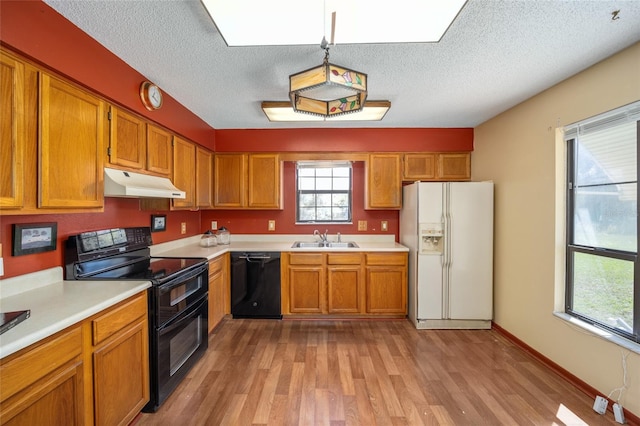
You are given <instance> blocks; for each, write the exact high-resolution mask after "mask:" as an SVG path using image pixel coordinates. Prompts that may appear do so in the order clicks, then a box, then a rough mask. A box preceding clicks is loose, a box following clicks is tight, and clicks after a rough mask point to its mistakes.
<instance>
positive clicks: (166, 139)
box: [147, 123, 173, 177]
mask: <svg viewBox="0 0 640 426" xmlns="http://www.w3.org/2000/svg"><path fill="white" fill-rule="evenodd" d="M172 141H173V135H172V134H171V133H169V132H167V131H166V130H163V129H161V128H160V127H158V126H154V125H153V124H150V123H147V170H148V171H150V172H153V173H156V174H158V175H161V176H165V177H171V172H172V166H173V146H172Z"/></svg>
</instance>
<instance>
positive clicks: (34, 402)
mask: <svg viewBox="0 0 640 426" xmlns="http://www.w3.org/2000/svg"><path fill="white" fill-rule="evenodd" d="M84 379H85V378H84V368H83V358H82V331H81V327H80V326H74V327H71V328H69V329H67V330H65V331H62V332H60V333H58V334H56V335H55V336H53V337H51V338H48V339H46V340H45V341H43V342H41V343H38V344H36V345H34V347H33V348H32V349H29V350H27V351H21V352H20V353H19V355H17V356H9V357H7V358H6V359H3V360H2V361H0V383H1V386H0V424H3V425H25V426H26V425H38V424H55V425H82V424H84V423H85V418H84V413H85V409H84V401H85V395H84ZM89 380H90V379H89Z"/></svg>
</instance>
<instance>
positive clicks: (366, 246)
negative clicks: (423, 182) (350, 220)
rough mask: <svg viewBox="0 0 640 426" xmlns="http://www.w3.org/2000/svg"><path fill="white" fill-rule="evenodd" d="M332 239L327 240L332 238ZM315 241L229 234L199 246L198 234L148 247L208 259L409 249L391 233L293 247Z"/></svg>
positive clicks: (304, 237)
mask: <svg viewBox="0 0 640 426" xmlns="http://www.w3.org/2000/svg"><path fill="white" fill-rule="evenodd" d="M334 239H335V238H331V239H330V240H332V241H333V240H334ZM296 241H305V242H312V241H314V238H313V236H311V235H231V244H227V245H217V246H213V247H201V246H200V235H196V236H193V237H188V238H183V239H181V240H176V241H171V242H169V243H163V244H157V245H153V246H151V256H156V257H205V258H207V259H209V260H211V259H213V258H215V257H218V256H220V255H221V254H224V253H226V252H237V251H253V252H255V251H277V252H301V251H305V252H312V251H326V252H332V253H333V252H392V251H400V252H408V251H409V249H408V248H407V247H405V246H403V245H401V244H398V243H396V242H395V240H394V239H393V236H392V235H391V236H387V235H366V236H365V235H363V236H352V235H343V236H342V241H354V242H355V243H356V244H358V247H353V248H346V247H345V248H325V247H318V248H307V247H305V248H292V247H291V246H292V245H293V243H294V242H296Z"/></svg>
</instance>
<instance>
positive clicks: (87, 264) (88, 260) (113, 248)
mask: <svg viewBox="0 0 640 426" xmlns="http://www.w3.org/2000/svg"><path fill="white" fill-rule="evenodd" d="M151 244H152V241H151V229H150V228H149V227H137V228H117V229H106V230H102V231H91V232H84V233H82V234H78V235H72V236H70V237H69V238H68V239H67V242H66V250H65V265H66V267H65V278H66V279H67V280H88V279H95V280H103V279H106V280H108V279H111V280H113V279H121V280H127V279H131V280H133V279H139V280H149V281H152V283H153V284H156V285H157V284H159V283H161V282H165V281H167V280H170V279H171V277H172V276H174V275H176V274H179V273H183V272H186V271H188V270H189V269H191V268H194V267H196V266H199V265H202V264H203V263H206V259H203V258H173V257H151V256H150V249H149V246H150V245H151Z"/></svg>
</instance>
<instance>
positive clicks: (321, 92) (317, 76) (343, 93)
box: [289, 61, 367, 117]
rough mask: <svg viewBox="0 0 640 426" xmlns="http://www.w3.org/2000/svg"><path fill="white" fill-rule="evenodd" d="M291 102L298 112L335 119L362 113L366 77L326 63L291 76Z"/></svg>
mask: <svg viewBox="0 0 640 426" xmlns="http://www.w3.org/2000/svg"><path fill="white" fill-rule="evenodd" d="M289 98H290V99H291V105H292V107H293V109H294V111H296V112H303V113H307V114H313V115H318V116H322V117H332V116H338V115H341V114H347V113H351V112H358V111H361V110H362V108H363V107H364V104H365V101H366V99H367V75H366V74H365V73H362V72H359V71H353V70H350V69H347V68H344V67H341V66H337V65H334V64H330V63H328V62H327V61H325V62H324V63H323V64H322V65H320V66H319V67H315V68H311V69H308V70H306V71H302V72H299V73H297V74H293V75H290V76H289Z"/></svg>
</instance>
